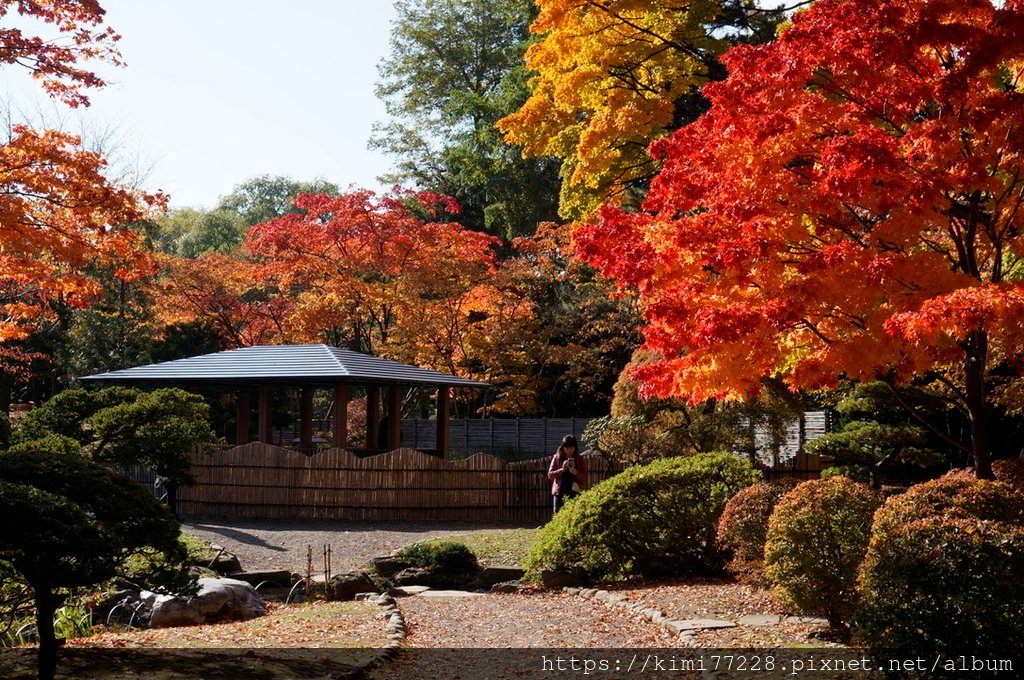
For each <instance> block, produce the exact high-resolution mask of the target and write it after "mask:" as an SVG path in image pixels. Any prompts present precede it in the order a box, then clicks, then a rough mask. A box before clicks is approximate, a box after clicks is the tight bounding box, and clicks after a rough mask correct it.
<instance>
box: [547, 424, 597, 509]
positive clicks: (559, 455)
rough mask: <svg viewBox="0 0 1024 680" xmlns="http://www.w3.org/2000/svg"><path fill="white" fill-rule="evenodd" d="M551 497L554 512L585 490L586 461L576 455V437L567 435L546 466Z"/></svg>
mask: <svg viewBox="0 0 1024 680" xmlns="http://www.w3.org/2000/svg"><path fill="white" fill-rule="evenodd" d="M548 478H549V479H551V480H552V482H551V495H552V496H554V498H555V512H558V511H559V510H561V509H562V506H563V505H565V502H566V501H567V500H569V499H570V498H574V497H576V496H578V495H579V494H580V492H581V491H583V490H584V489H586V488H587V461H586V459H585V458H583V457H582V456H580V455H579V454H578V453H577V446H576V437H574V436H572V435H571V434H567V435H565V436H564V437H562V443H561V445H559V447H558V451H556V452H555V455H554V457H553V458H552V459H551V465H549V466H548Z"/></svg>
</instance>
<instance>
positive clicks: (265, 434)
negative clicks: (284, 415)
mask: <svg viewBox="0 0 1024 680" xmlns="http://www.w3.org/2000/svg"><path fill="white" fill-rule="evenodd" d="M273 397H274V390H273V388H272V387H270V385H260V417H259V428H260V436H259V440H260V441H261V442H263V443H264V444H272V443H273V442H272V441H271V440H272V439H273V438H274V420H273V409H272V406H271V405H272V403H273Z"/></svg>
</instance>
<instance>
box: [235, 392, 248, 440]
mask: <svg viewBox="0 0 1024 680" xmlns="http://www.w3.org/2000/svg"><path fill="white" fill-rule="evenodd" d="M237 403H238V413H237V415H236V416H235V446H241V445H242V444H248V443H249V390H247V389H242V390H239V391H238V398H237Z"/></svg>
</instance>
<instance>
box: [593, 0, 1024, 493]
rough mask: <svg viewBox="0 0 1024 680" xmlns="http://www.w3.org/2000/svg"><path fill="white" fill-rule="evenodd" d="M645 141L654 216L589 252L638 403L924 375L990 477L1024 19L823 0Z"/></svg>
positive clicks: (1011, 3)
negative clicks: (630, 339)
mask: <svg viewBox="0 0 1024 680" xmlns="http://www.w3.org/2000/svg"><path fill="white" fill-rule="evenodd" d="M724 61H725V63H726V65H727V67H728V70H729V74H730V75H729V77H728V79H727V80H726V81H724V82H722V83H715V84H711V85H708V86H707V87H706V88H705V89H704V93H705V95H706V96H707V97H708V98H709V99H710V101H711V103H712V107H711V110H710V112H709V113H707V114H706V115H704V116H703V117H702V118H700V119H699V120H698V121H697V122H695V123H694V124H692V125H690V126H688V127H686V128H684V129H682V130H680V131H678V132H677V133H676V134H674V135H673V136H671V137H670V138H667V139H664V140H660V141H658V142H655V143H654V144H653V145H652V147H651V151H652V153H653V154H654V155H655V156H656V157H658V158H660V159H662V160H663V162H664V166H663V170H662V171H661V173H660V175H659V176H658V177H657V178H656V180H655V181H654V182H653V184H652V187H651V190H650V193H649V195H648V198H647V201H646V204H645V206H644V210H643V211H642V212H637V213H628V212H624V211H621V210H617V209H614V208H606V209H604V211H603V213H602V215H601V221H600V223H598V224H596V225H592V226H588V227H584V228H581V229H580V230H579V232H578V234H577V245H578V249H579V252H580V253H581V254H582V256H583V257H584V258H585V259H586V260H587V261H589V262H591V263H593V264H594V265H596V266H598V267H600V269H601V270H602V271H603V272H604V273H605V274H606V275H609V276H612V277H615V278H617V279H618V280H619V282H620V283H621V284H622V285H624V286H629V287H633V288H635V289H636V290H637V291H638V292H639V294H640V300H641V304H642V306H643V309H644V315H645V319H646V327H645V329H644V332H645V336H646V343H647V346H648V347H649V348H650V349H652V350H655V351H656V352H657V353H658V354H659V355H660V356H661V357H662V359H661V360H660V361H658V362H656V363H654V364H651V365H649V366H644V367H641V368H638V369H636V371H635V377H636V378H638V379H640V380H641V381H642V382H643V384H644V386H645V389H646V390H647V391H648V392H649V393H652V394H657V395H661V396H668V395H679V396H685V397H688V398H690V399H692V400H699V399H703V398H705V397H711V396H719V397H721V396H729V395H732V396H738V395H745V394H749V393H751V392H754V391H756V389H757V385H758V381H759V380H760V378H762V377H763V376H772V375H775V376H778V375H781V376H785V378H786V379H787V381H788V382H789V384H790V385H792V386H794V387H822V386H829V385H831V384H834V382H835V380H836V378H837V377H838V376H842V375H845V376H849V377H852V378H856V379H862V380H874V379H878V378H882V379H885V380H887V381H889V382H890V383H892V384H895V383H898V382H901V381H906V380H909V379H911V378H913V377H915V376H927V377H929V378H932V379H934V380H937V381H939V382H940V383H941V384H943V385H945V388H946V390H947V395H948V397H949V399H950V400H951V402H954V403H955V404H956V405H957V406H959V407H960V408H961V409H962V410H963V412H964V413H966V414H967V415H968V416H969V418H970V422H971V435H972V437H971V442H970V444H969V445H965V448H966V449H967V450H969V452H970V453H971V454H972V455H973V457H974V460H975V465H976V471H977V474H978V476H979V477H983V478H990V477H991V466H990V460H989V450H988V442H987V436H988V435H987V418H988V411H989V408H990V402H989V397H988V394H987V380H988V376H989V375H990V372H991V371H992V369H993V368H995V367H996V365H997V364H1000V365H1001V367H1006V366H1013V365H1015V362H1016V361H1018V360H1019V359H1020V358H1021V357H1022V356H1024V324H1022V323H1021V319H1022V318H1024V317H1022V313H1024V283H1022V282H1021V257H1022V256H1024V237H1022V235H1021V228H1022V226H1024V224H1022V221H1024V215H1022V213H1021V206H1022V204H1024V155H1022V152H1024V130H1022V127H1021V126H1022V121H1024V83H1022V75H1024V2H1022V0H1006V2H1003V3H1000V5H999V6H996V5H994V4H993V3H992V2H989V1H988V0H820V1H819V2H816V3H815V4H814V5H813V6H812V7H810V8H809V9H808V10H806V11H804V12H801V13H799V14H797V15H796V16H795V17H794V19H793V23H792V26H791V27H789V28H788V29H786V30H785V31H784V32H782V33H781V35H780V36H779V38H778V40H777V41H776V42H774V43H772V44H769V45H765V46H760V47H748V46H741V47H737V48H734V49H733V50H731V51H730V52H728V53H727V54H726V55H725V57H724Z"/></svg>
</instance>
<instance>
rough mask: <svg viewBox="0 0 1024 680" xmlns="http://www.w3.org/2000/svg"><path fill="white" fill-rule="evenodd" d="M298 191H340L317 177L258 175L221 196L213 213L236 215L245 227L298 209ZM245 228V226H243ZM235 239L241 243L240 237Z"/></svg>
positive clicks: (299, 192)
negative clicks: (307, 179) (221, 212)
mask: <svg viewBox="0 0 1024 680" xmlns="http://www.w3.org/2000/svg"><path fill="white" fill-rule="evenodd" d="M299 194H327V195H329V196H339V195H340V194H341V190H340V189H339V188H338V186H337V185H336V184H332V183H331V182H328V181H327V180H325V179H322V178H319V177H318V178H316V179H314V180H313V181H311V182H303V181H299V180H294V179H291V178H290V177H284V176H281V175H260V176H259V177H253V178H252V179H250V180H247V181H245V182H242V183H241V184H239V185H238V186H236V187H235V188H234V189H232V190H231V193H230V194H228V195H227V196H222V197H221V199H220V203H218V204H217V210H216V211H214V212H218V211H227V212H229V213H233V214H235V215H238V216H239V217H241V218H242V220H243V222H244V224H245V227H251V226H253V225H256V224H263V223H265V222H269V221H270V220H274V219H277V218H278V217H283V216H284V215H288V214H290V213H298V212H300V210H299V209H298V208H296V207H295V197H296V196H298V195H299ZM244 231H245V228H243V229H242V232H244ZM238 242H241V237H240V238H239V240H238ZM183 254H184V253H183ZM189 257H193V256H189Z"/></svg>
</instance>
